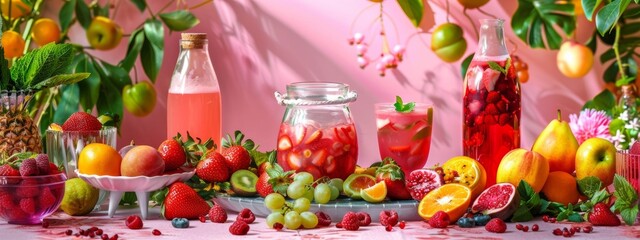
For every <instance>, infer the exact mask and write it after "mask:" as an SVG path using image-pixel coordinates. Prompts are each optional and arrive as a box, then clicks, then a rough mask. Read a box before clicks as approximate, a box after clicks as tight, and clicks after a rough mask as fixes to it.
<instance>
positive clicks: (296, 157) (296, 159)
mask: <svg viewBox="0 0 640 240" xmlns="http://www.w3.org/2000/svg"><path fill="white" fill-rule="evenodd" d="M286 160H287V164H288V165H289V167H290V168H291V169H292V170H295V171H297V170H298V169H300V167H302V156H301V155H300V154H298V153H294V152H290V153H289V154H288V155H287V159H286Z"/></svg>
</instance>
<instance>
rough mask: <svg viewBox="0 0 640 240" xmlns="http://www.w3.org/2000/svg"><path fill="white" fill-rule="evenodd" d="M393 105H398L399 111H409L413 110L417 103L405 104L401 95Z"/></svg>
mask: <svg viewBox="0 0 640 240" xmlns="http://www.w3.org/2000/svg"><path fill="white" fill-rule="evenodd" d="M393 106H394V107H396V111H397V112H401V113H408V112H411V111H413V108H414V107H415V106H416V103H414V102H410V103H407V104H405V103H404V102H403V101H402V98H401V97H400V96H396V103H394V104H393Z"/></svg>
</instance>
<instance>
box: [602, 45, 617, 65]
mask: <svg viewBox="0 0 640 240" xmlns="http://www.w3.org/2000/svg"><path fill="white" fill-rule="evenodd" d="M614 58H616V52H615V51H614V50H613V48H609V49H608V50H607V51H605V52H603V53H602V55H600V62H601V63H605V62H608V61H609V60H611V59H614Z"/></svg>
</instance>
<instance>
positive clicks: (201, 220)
mask: <svg viewBox="0 0 640 240" xmlns="http://www.w3.org/2000/svg"><path fill="white" fill-rule="evenodd" d="M198 219H200V222H207V218H206V217H205V216H200V217H198Z"/></svg>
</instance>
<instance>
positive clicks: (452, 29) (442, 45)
mask: <svg viewBox="0 0 640 240" xmlns="http://www.w3.org/2000/svg"><path fill="white" fill-rule="evenodd" d="M463 34H464V32H463V31H462V28H461V27H460V26H458V25H456V24H453V23H444V24H442V25H440V26H438V27H437V28H436V30H434V31H433V34H431V50H433V52H434V53H435V54H436V55H437V56H438V57H439V58H440V59H442V60H443V61H445V62H449V63H450V62H455V61H458V59H460V58H461V57H462V56H463V55H464V52H465V51H466V50H467V40H465V39H464V36H463Z"/></svg>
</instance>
